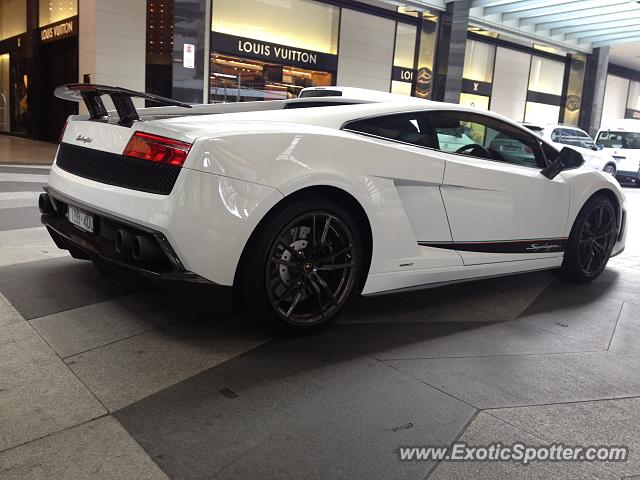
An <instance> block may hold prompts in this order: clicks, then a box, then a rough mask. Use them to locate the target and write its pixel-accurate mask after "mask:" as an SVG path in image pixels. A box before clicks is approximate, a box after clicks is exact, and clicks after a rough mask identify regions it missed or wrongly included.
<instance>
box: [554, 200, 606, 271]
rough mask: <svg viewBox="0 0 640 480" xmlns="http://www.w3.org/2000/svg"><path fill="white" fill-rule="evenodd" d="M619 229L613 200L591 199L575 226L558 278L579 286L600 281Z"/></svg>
mask: <svg viewBox="0 0 640 480" xmlns="http://www.w3.org/2000/svg"><path fill="white" fill-rule="evenodd" d="M617 225H618V223H617V217H616V210H615V207H614V206H613V204H612V203H611V200H609V199H608V198H607V197H606V196H604V195H597V196H595V197H593V198H591V199H590V200H589V201H588V202H587V203H586V204H585V206H584V207H583V208H582V210H581V211H580V213H579V214H578V217H577V218H576V221H575V223H574V224H573V228H572V229H571V234H570V235H569V240H568V242H567V249H566V251H565V254H564V260H563V262H562V267H560V269H559V270H558V271H557V274H558V276H560V277H561V278H563V279H566V280H571V281H574V282H579V283H586V282H590V281H592V280H594V279H595V278H597V277H598V275H600V274H601V273H602V271H603V270H604V268H605V267H606V265H607V262H608V261H609V256H610V255H611V250H612V249H613V245H614V243H615V241H616V232H617Z"/></svg>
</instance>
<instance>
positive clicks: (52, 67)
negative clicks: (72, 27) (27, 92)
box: [36, 37, 78, 141]
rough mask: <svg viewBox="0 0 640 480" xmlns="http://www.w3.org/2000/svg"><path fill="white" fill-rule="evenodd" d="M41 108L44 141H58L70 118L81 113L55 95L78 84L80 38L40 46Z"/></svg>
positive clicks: (72, 104)
mask: <svg viewBox="0 0 640 480" xmlns="http://www.w3.org/2000/svg"><path fill="white" fill-rule="evenodd" d="M41 58H42V70H41V73H42V75H41V80H40V81H41V82H42V108H41V109H40V114H39V115H38V116H39V118H38V119H37V120H36V121H37V122H39V123H40V125H39V129H38V130H39V132H40V135H41V137H42V140H47V141H57V140H58V139H59V138H60V132H61V131H62V127H64V122H65V121H66V119H67V117H68V116H69V115H73V114H76V113H77V112H78V107H77V104H76V103H74V102H65V101H64V100H61V99H59V98H55V97H54V96H53V92H54V90H55V89H56V87H58V86H60V85H63V84H65V83H75V82H77V81H78V38H77V37H73V38H67V39H64V40H58V41H56V42H51V43H47V44H44V45H42V46H41Z"/></svg>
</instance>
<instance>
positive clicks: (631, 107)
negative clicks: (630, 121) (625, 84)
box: [625, 80, 640, 120]
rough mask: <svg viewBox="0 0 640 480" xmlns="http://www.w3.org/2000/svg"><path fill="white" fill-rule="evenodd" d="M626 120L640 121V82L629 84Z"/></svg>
mask: <svg viewBox="0 0 640 480" xmlns="http://www.w3.org/2000/svg"><path fill="white" fill-rule="evenodd" d="M625 117H626V118H635V119H637V120H640V82H635V81H633V80H632V81H631V82H629V95H628V96H627V110H626V112H625Z"/></svg>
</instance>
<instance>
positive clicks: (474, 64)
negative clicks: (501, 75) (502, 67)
mask: <svg viewBox="0 0 640 480" xmlns="http://www.w3.org/2000/svg"><path fill="white" fill-rule="evenodd" d="M495 55H496V47H495V45H491V44H488V43H484V42H479V41H477V40H467V48H466V49H465V52H464V70H463V71H462V78H466V79H467V80H472V81H478V82H485V83H491V82H492V81H493V64H494V58H495Z"/></svg>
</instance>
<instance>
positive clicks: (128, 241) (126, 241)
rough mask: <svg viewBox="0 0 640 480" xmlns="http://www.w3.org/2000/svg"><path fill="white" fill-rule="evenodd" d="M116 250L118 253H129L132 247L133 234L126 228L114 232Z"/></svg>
mask: <svg viewBox="0 0 640 480" xmlns="http://www.w3.org/2000/svg"><path fill="white" fill-rule="evenodd" d="M115 247H116V252H118V253H119V254H120V255H129V254H130V253H131V249H132V248H133V235H131V233H129V232H128V231H127V230H124V229H120V230H118V231H117V232H116V240H115Z"/></svg>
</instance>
